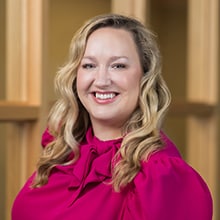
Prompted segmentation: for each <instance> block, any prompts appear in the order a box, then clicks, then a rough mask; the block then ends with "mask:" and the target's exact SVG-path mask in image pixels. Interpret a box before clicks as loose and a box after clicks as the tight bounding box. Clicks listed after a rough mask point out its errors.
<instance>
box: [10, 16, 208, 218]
mask: <svg viewBox="0 0 220 220" xmlns="http://www.w3.org/2000/svg"><path fill="white" fill-rule="evenodd" d="M55 86H56V88H57V90H58V92H59V94H60V98H59V99H58V101H57V103H56V104H55V105H54V107H53V108H52V110H51V113H50V115H49V120H48V129H47V130H46V131H45V133H44V135H43V139H42V144H43V146H45V148H44V151H43V154H42V156H41V158H40V160H39V163H38V166H37V171H36V173H34V174H33V175H32V176H31V177H30V179H29V180H28V181H27V183H26V184H25V185H24V187H23V188H22V189H21V191H20V193H19V194H18V196H17V198H16V199H15V202H14V205H13V210H12V219H13V220H20V219H22V220H26V219H28V220H30V219H31V220H35V219H51V220H53V219H59V220H61V219H65V220H69V219H80V220H94V219H98V220H99V219H103V220H117V219H118V220H119V219H120V220H121V219H123V220H131V219H132V220H140V219H141V220H142V219H143V220H145V219H146V220H195V219H199V220H211V219H212V199H211V195H210V192H209V189H208V187H207V186H206V184H205V182H204V181H203V179H202V178H201V177H200V176H199V174H198V173H197V172H196V171H195V170H193V169H192V168H191V167H190V166H189V165H188V164H186V162H184V160H183V159H182V158H181V156H180V154H179V152H178V150H177V149H176V147H175V146H174V144H173V143H172V142H171V140H169V139H168V137H167V136H166V135H165V134H164V133H163V132H162V131H161V126H162V121H163V118H164V115H165V113H166V111H167V108H168V106H169V103H170V94H169V90H168V88H167V86H166V84H165V82H164V80H163V78H162V76H161V63H160V53H159V51H158V48H157V45H156V43H155V41H154V36H153V35H152V33H151V32H150V31H149V30H147V29H146V28H145V27H144V26H143V25H142V24H141V23H140V22H138V21H137V20H135V19H133V18H129V17H125V16H122V15H114V14H109V15H100V16H97V17H95V18H92V19H91V20H89V21H88V22H87V23H86V24H85V25H84V26H83V27H82V28H81V29H80V30H79V31H78V32H77V33H76V35H75V37H74V38H73V40H72V43H71V46H70V56H69V59H68V62H67V63H66V64H65V65H64V66H63V67H62V68H61V69H60V70H59V72H58V74H57V76H56V81H55Z"/></svg>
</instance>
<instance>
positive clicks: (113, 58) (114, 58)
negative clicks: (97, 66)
mask: <svg viewBox="0 0 220 220" xmlns="http://www.w3.org/2000/svg"><path fill="white" fill-rule="evenodd" d="M82 59H90V60H96V57H95V56H84V57H83V58H82ZM118 59H126V60H128V59H129V58H128V57H127V56H112V57H110V60H111V61H114V60H118Z"/></svg>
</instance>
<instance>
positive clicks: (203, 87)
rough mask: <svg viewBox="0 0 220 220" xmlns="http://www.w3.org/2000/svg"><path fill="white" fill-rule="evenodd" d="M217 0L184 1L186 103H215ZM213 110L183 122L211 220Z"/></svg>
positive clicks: (216, 203)
mask: <svg viewBox="0 0 220 220" xmlns="http://www.w3.org/2000/svg"><path fill="white" fill-rule="evenodd" d="M218 10H219V7H218V0H189V1H188V12H189V13H188V72H187V74H188V75H187V78H188V82H187V85H188V87H187V96H188V97H187V98H188V100H189V101H190V102H203V103H206V104H212V105H215V106H217V105H218V64H217V63H218V13H219V12H218ZM217 118H218V115H217V112H213V114H212V115H211V116H210V117H208V118H203V117H199V116H190V117H189V118H188V121H187V151H188V152H187V156H188V158H187V159H188V161H189V163H190V164H191V165H192V166H193V167H195V168H196V169H197V170H198V171H199V172H200V174H201V175H202V176H203V177H204V178H205V180H206V181H207V183H208V185H209V186H210V189H211V192H212V195H213V199H214V219H218V215H219V213H217V212H218V208H217V206H219V201H218V197H217V195H218V194H217V192H218V189H217V187H218V186H217V167H218V166H219V162H218V160H217V148H218V143H217V142H218V140H217V137H218V126H217V123H218V120H217Z"/></svg>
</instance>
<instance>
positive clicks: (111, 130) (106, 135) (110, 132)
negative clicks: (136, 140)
mask: <svg viewBox="0 0 220 220" xmlns="http://www.w3.org/2000/svg"><path fill="white" fill-rule="evenodd" d="M92 128H93V132H94V135H95V136H96V137H97V138H98V139H100V140H103V141H107V140H114V139H118V138H121V137H122V131H121V128H118V127H113V126H108V125H94V124H93V125H92Z"/></svg>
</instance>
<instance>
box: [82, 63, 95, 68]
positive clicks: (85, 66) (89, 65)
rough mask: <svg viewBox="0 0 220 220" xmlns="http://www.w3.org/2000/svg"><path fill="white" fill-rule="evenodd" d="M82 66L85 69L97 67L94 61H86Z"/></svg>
mask: <svg viewBox="0 0 220 220" xmlns="http://www.w3.org/2000/svg"><path fill="white" fill-rule="evenodd" d="M82 68H83V69H92V68H95V65H94V64H92V63H85V64H82Z"/></svg>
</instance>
